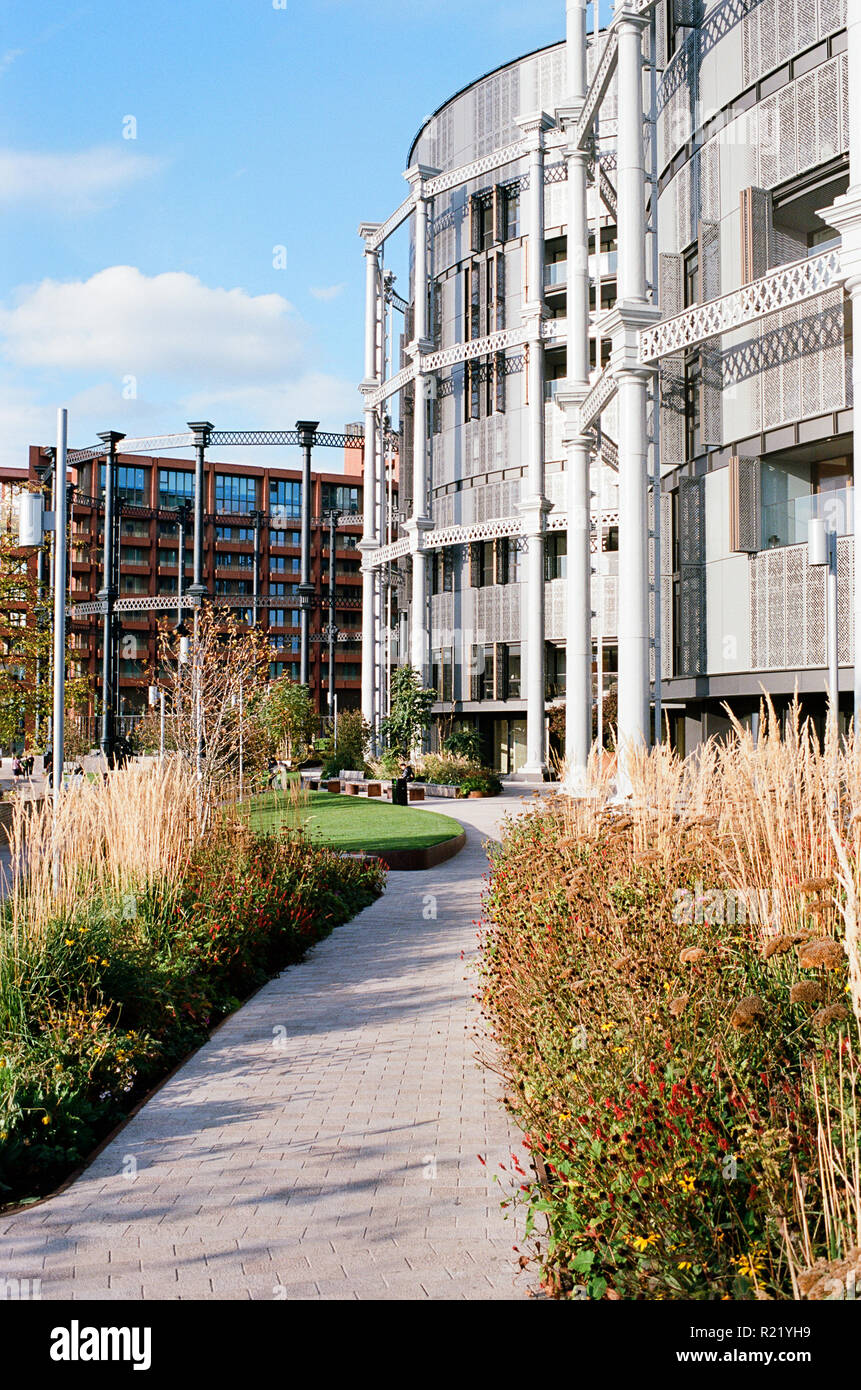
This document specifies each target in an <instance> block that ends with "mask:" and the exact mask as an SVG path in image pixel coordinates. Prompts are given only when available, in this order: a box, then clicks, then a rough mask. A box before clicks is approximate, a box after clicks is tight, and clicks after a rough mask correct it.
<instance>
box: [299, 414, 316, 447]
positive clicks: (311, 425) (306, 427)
mask: <svg viewBox="0 0 861 1390" xmlns="http://www.w3.org/2000/svg"><path fill="white" fill-rule="evenodd" d="M319 424H320V421H319V420H297V421H296V432H297V434H298V435H299V443H300V444H301V445H303V447H305V448H308V447H309V446H310V445H311V444H313V443H314V435H315V434H316V433H317V427H318V425H319Z"/></svg>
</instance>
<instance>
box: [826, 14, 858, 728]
mask: <svg viewBox="0 0 861 1390" xmlns="http://www.w3.org/2000/svg"><path fill="white" fill-rule="evenodd" d="M847 62H848V71H849V188H848V190H847V191H846V193H844V194H843V197H842V198H838V199H837V200H836V202H835V203H834V204H833V206H832V207H830V208H828V209H827V210H825V211H823V212H820V214H819V215H820V217H823V218H824V219H825V221H826V222H827V223H828V225H829V226H830V227H836V229H837V230H838V231H839V232H840V235H841V237H842V245H841V248H840V264H841V267H842V268H843V270H844V272H845V274H846V284H845V288H846V293H847V294H848V295H849V298H850V300H851V304H852V325H853V338H854V343H855V351H854V353H853V356H852V385H853V400H854V426H853V439H854V444H853V455H854V466H853V476H854V482H855V486H854V487H853V489H852V499H853V510H854V532H855V539H854V542H853V543H854V546H855V577H854V589H853V595H852V608H853V614H854V617H853V624H854V645H855V681H854V712H855V729H856V732H857V730H858V728H859V726H861V467H859V465H861V5H859V4H858V3H857V0H856V2H855V3H852V4H850V5H849V6H848V10H847Z"/></svg>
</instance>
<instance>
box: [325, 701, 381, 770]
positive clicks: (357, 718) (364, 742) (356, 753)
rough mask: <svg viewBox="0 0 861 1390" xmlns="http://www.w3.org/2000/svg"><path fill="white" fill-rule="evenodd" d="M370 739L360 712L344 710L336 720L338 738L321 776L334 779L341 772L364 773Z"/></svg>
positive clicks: (367, 728) (369, 731)
mask: <svg viewBox="0 0 861 1390" xmlns="http://www.w3.org/2000/svg"><path fill="white" fill-rule="evenodd" d="M370 737H371V730H370V728H369V726H368V724H367V723H366V721H365V720H364V719H363V718H362V711H361V710H358V709H346V710H344V711H343V713H342V714H341V715H340V716H339V718H338V736H337V738H336V739H335V746H334V748H333V749H332V751H331V753H329V754H328V755H327V757H326V760H325V763H324V766H323V776H324V777H327V776H332V777H334V776H335V775H336V774H337V773H339V772H342V771H345V772H364V770H365V753H366V752H367V748H368V743H369V742H370Z"/></svg>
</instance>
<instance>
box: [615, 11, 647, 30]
mask: <svg viewBox="0 0 861 1390" xmlns="http://www.w3.org/2000/svg"><path fill="white" fill-rule="evenodd" d="M648 27H649V15H648V14H640V13H639V12H638V11H637V10H635V9H633V8H631V7H630V6H627V5H626V6H623V7H622V8H621V9H617V10H616V13H615V15H614V16H613V28H614V29H615V30H616V31H617V33H619V34H621V33H622V31H623V30H624V29H627V30H628V32H629V33H630V32H631V30H632V29H633V30H636V31H637V33H638V34H642V32H643V30H644V29H648Z"/></svg>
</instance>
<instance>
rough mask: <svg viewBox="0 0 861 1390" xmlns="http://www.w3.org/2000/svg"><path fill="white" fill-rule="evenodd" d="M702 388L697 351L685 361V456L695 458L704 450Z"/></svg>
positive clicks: (700, 366)
mask: <svg viewBox="0 0 861 1390" xmlns="http://www.w3.org/2000/svg"><path fill="white" fill-rule="evenodd" d="M701 388H702V359H701V358H700V354H699V353H698V352H695V353H693V354H692V356H690V357H688V358H687V360H686V362H685V458H688V459H694V458H696V457H697V455H698V454H700V453H701V452H702V437H701V433H700V395H701Z"/></svg>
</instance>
